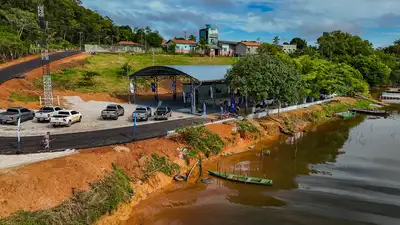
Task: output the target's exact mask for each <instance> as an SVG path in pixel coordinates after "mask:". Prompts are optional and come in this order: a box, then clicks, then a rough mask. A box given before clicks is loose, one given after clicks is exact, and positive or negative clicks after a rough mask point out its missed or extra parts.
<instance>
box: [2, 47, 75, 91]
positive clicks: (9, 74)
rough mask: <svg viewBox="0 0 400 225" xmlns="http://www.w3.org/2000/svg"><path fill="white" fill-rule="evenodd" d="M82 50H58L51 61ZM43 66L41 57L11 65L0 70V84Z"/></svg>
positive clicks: (51, 57) (50, 57) (51, 56)
mask: <svg viewBox="0 0 400 225" xmlns="http://www.w3.org/2000/svg"><path fill="white" fill-rule="evenodd" d="M80 52H81V51H66V52H57V53H54V54H52V55H50V56H49V59H50V60H49V61H50V62H54V61H57V60H60V59H62V58H65V57H68V56H72V55H75V54H78V53H80ZM40 66H42V60H41V58H40V57H39V58H36V59H32V60H29V61H26V62H23V63H20V64H17V65H14V66H9V67H6V68H4V69H1V70H0V84H1V83H4V82H6V81H8V80H11V79H13V78H15V77H17V76H18V75H20V74H23V73H27V72H29V71H31V70H34V69H36V68H38V67H40Z"/></svg>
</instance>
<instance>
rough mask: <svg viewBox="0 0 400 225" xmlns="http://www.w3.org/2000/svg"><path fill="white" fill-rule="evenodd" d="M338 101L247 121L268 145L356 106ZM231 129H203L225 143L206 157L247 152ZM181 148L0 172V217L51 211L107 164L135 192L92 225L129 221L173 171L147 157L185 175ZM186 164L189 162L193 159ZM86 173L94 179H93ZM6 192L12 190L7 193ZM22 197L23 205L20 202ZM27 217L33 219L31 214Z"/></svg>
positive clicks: (142, 146)
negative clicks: (173, 166)
mask: <svg viewBox="0 0 400 225" xmlns="http://www.w3.org/2000/svg"><path fill="white" fill-rule="evenodd" d="M339 100H340V101H342V102H335V103H329V104H327V105H324V106H313V107H310V108H308V109H302V110H297V111H293V112H289V113H284V114H281V115H280V116H279V117H278V116H273V117H270V118H268V119H259V120H253V121H250V122H251V123H252V124H253V125H255V126H256V127H258V128H259V130H260V131H261V134H263V137H262V138H263V139H266V140H268V141H270V142H271V141H273V140H276V139H277V138H278V137H279V135H280V134H281V133H282V132H283V133H295V132H297V131H301V130H304V128H306V127H307V126H308V125H310V124H312V123H315V122H319V121H326V118H327V117H326V116H330V115H331V114H332V112H334V111H337V110H343V109H345V108H346V107H347V108H348V107H352V106H353V105H354V104H357V103H356V100H354V99H339ZM343 101H345V102H343ZM363 104H365V103H363ZM335 120H337V119H335ZM234 127H237V124H235V123H230V124H219V125H217V124H215V125H210V126H207V127H206V129H207V130H208V131H210V132H212V133H213V134H216V135H218V136H219V137H220V138H221V139H222V140H223V142H224V145H225V146H224V148H223V149H222V150H223V151H222V152H220V153H219V154H217V155H211V156H210V157H209V159H218V158H219V157H221V156H222V155H223V154H225V153H230V152H233V153H238V152H243V151H247V150H249V149H248V148H247V146H249V145H252V143H253V142H254V141H256V139H254V137H252V134H250V133H247V132H234V129H233V128H234ZM185 145H187V143H184V142H182V140H179V138H178V139H177V138H175V137H174V136H173V137H165V138H159V139H153V140H148V141H141V142H135V143H132V144H127V145H125V146H119V147H118V146H117V147H115V146H110V147H104V148H100V149H91V150H89V151H88V150H85V151H83V152H82V153H81V154H77V155H73V156H68V157H65V158H61V159H56V160H49V161H46V162H40V163H35V164H31V165H28V166H25V167H21V168H16V169H12V170H7V171H3V173H1V174H0V182H1V183H2V184H4V185H2V189H1V191H2V193H4V194H5V195H2V196H7V201H2V202H1V203H2V206H4V207H2V210H1V212H0V213H2V216H7V215H9V214H10V213H12V212H15V211H16V210H17V209H24V210H27V211H30V210H48V209H53V207H56V206H57V205H59V204H60V203H62V202H63V201H66V200H68V199H69V198H71V197H74V195H73V192H74V191H72V192H71V189H73V190H75V191H87V190H88V189H90V186H89V185H87V183H88V182H93V181H96V180H99V179H102V177H103V176H104V175H106V174H108V173H109V172H110V170H111V163H114V165H116V166H118V167H119V168H120V169H121V170H122V171H123V172H124V173H125V174H126V175H127V176H129V177H130V178H131V186H132V188H133V190H134V193H135V194H134V196H133V198H132V199H131V200H132V201H131V203H129V204H121V205H120V206H119V207H118V208H117V210H116V211H114V210H112V211H110V212H112V215H111V216H105V217H103V218H102V219H100V221H99V222H98V223H99V224H121V223H124V222H126V221H128V220H129V219H130V218H131V215H132V210H133V209H134V207H133V206H134V205H136V204H138V203H139V202H140V201H141V200H144V199H146V198H148V197H149V196H150V195H151V196H153V195H154V194H152V193H153V192H154V191H157V190H160V188H163V187H165V186H166V185H168V184H170V183H171V180H172V179H171V175H173V174H174V173H169V175H165V174H162V173H160V172H157V171H149V168H150V167H149V163H151V160H150V161H149V157H150V156H151V155H152V154H154V153H156V154H159V155H160V156H162V157H166V159H167V160H169V161H171V162H174V163H177V165H180V167H181V171H182V172H184V171H187V169H188V166H186V165H185V162H184V160H183V159H181V158H180V156H181V152H180V151H179V149H182V147H183V146H185ZM150 159H151V157H150ZM85 160H88V161H85ZM98 160H100V161H101V163H102V166H100V167H99V166H97V167H96V166H95V164H96V163H95V162H96V161H98ZM190 162H191V163H193V162H194V160H191V161H190ZM40 168H42V169H43V168H46V170H45V171H46V172H45V173H34V171H37V170H38V169H39V170H40ZM150 169H151V168H150ZM63 171H64V172H63ZM65 171H68V172H65ZM164 172H165V171H164ZM166 172H169V171H166ZM18 174H29V176H26V175H24V176H18ZM55 174H57V175H56V177H57V178H55V177H53V176H55ZM91 174H97V175H96V177H93V176H91ZM149 174H151V176H150V177H148V175H149ZM278 175H279V174H277V176H278ZM77 178H78V179H77ZM21 179H25V181H24V182H22V181H21ZM273 179H274V178H273ZM28 184H29V185H28ZM11 189H13V190H14V191H13V192H10V191H8V190H11ZM28 189H29V190H32V189H35V190H37V191H35V192H32V191H29V193H30V196H31V198H25V197H23V196H24V193H26V191H28ZM35 196H36V197H35ZM22 198H23V199H24V201H21V199H22ZM38 198H40V199H41V201H39V202H38V201H36V200H35V199H38ZM273 201H275V200H273ZM20 203H21V204H20ZM22 203H23V204H22ZM113 204H114V203H113ZM32 215H33V216H34V215H37V213H36V214H32ZM83 216H84V215H83ZM22 222H23V221H22ZM22 224H23V223H22Z"/></svg>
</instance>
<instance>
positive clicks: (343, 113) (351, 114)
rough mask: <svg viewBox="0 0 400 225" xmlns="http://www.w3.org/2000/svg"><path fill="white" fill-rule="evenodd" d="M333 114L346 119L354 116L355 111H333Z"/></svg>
mask: <svg viewBox="0 0 400 225" xmlns="http://www.w3.org/2000/svg"><path fill="white" fill-rule="evenodd" d="M335 116H337V117H340V118H342V119H348V118H351V117H355V116H356V113H355V112H340V113H335Z"/></svg>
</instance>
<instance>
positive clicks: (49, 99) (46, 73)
mask: <svg viewBox="0 0 400 225" xmlns="http://www.w3.org/2000/svg"><path fill="white" fill-rule="evenodd" d="M38 17H39V25H40V28H41V29H42V35H41V46H40V49H41V59H42V60H41V63H42V75H43V92H44V104H45V105H52V104H53V90H52V85H51V76H50V60H49V46H48V45H47V28H48V22H47V21H46V20H45V18H44V5H43V0H42V1H41V2H40V4H39V6H38Z"/></svg>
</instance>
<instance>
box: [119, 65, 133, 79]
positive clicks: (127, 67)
mask: <svg viewBox="0 0 400 225" xmlns="http://www.w3.org/2000/svg"><path fill="white" fill-rule="evenodd" d="M131 70H132V66H131V65H130V64H129V63H124V65H122V67H121V73H120V74H121V75H124V76H128V75H129V73H130V71H131Z"/></svg>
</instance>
